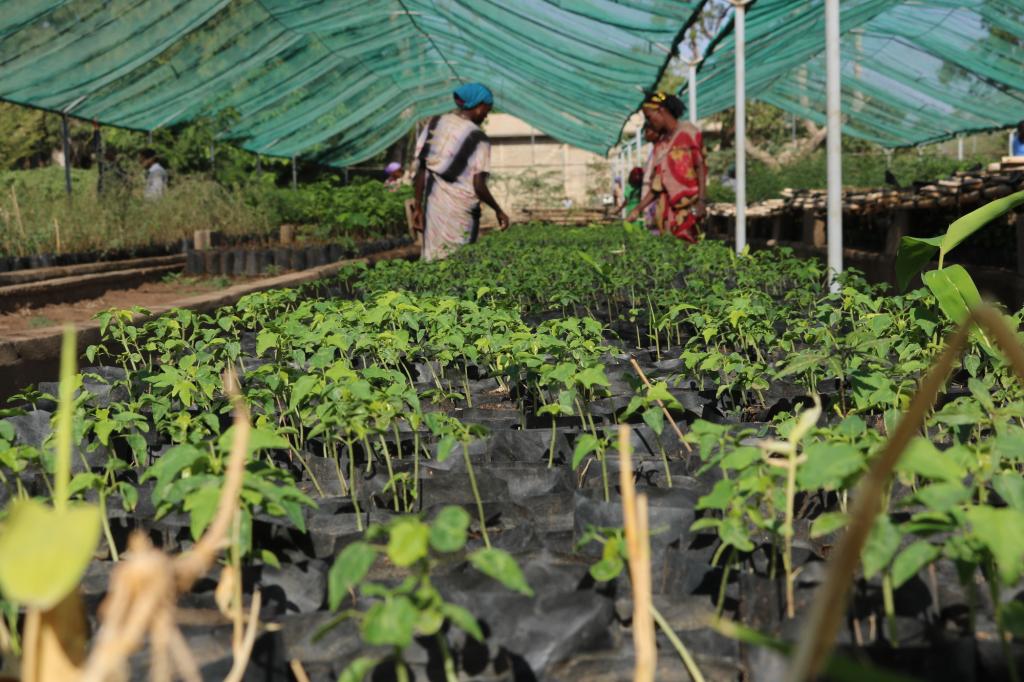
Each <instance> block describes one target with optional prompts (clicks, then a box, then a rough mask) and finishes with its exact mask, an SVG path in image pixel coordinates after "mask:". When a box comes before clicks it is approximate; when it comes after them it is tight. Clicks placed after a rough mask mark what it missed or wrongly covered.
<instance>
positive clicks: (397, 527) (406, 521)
mask: <svg viewBox="0 0 1024 682" xmlns="http://www.w3.org/2000/svg"><path fill="white" fill-rule="evenodd" d="M429 541H430V528H429V527H428V526H427V524H425V523H423V522H422V521H420V520H419V519H413V518H403V519H399V520H398V521H395V522H394V524H393V525H392V526H391V529H390V531H389V533H388V550H387V551H388V558H389V559H391V563H393V564H394V565H395V566H402V567H405V566H411V565H413V564H414V563H416V562H417V561H419V560H420V559H422V558H423V557H425V556H427V544H428V543H429Z"/></svg>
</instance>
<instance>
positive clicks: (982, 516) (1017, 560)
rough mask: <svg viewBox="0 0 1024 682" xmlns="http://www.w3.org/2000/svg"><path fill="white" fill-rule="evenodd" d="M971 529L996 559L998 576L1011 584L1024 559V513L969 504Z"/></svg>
mask: <svg viewBox="0 0 1024 682" xmlns="http://www.w3.org/2000/svg"><path fill="white" fill-rule="evenodd" d="M967 521H968V522H969V523H970V524H971V531H972V533H973V534H974V536H975V537H977V538H978V540H979V541H980V542H981V543H982V544H983V545H985V547H986V548H987V549H988V551H989V552H991V553H992V556H993V557H994V558H995V560H996V569H997V570H998V572H999V577H1000V578H1001V579H1002V581H1003V582H1004V583H1005V584H1007V585H1012V584H1013V583H1015V582H1016V581H1017V579H1018V578H1019V577H1020V575H1021V569H1022V562H1021V559H1022V558H1024V512H1021V511H1018V510H1017V509H1011V508H1009V507H1004V508H1000V509H995V508H992V507H971V508H969V509H968V510H967Z"/></svg>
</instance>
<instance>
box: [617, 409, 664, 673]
mask: <svg viewBox="0 0 1024 682" xmlns="http://www.w3.org/2000/svg"><path fill="white" fill-rule="evenodd" d="M629 436H630V428H629V426H628V425H626V424H623V425H621V426H619V488H620V490H619V492H620V493H621V496H622V527H623V530H624V531H625V535H626V551H627V552H628V553H629V578H630V584H631V585H632V586H633V647H634V649H635V650H636V665H635V666H634V669H633V682H654V674H655V671H656V670H657V666H658V649H657V645H656V644H655V639H654V617H653V616H652V615H651V556H650V553H651V549H650V543H649V542H648V541H647V540H646V538H647V532H648V528H647V497H646V496H644V495H641V497H642V498H643V513H642V514H641V513H639V510H638V508H637V506H638V505H637V499H636V498H637V495H636V488H635V487H634V485H633V457H632V454H631V452H630V445H629ZM645 546H646V551H645V549H644V548H645Z"/></svg>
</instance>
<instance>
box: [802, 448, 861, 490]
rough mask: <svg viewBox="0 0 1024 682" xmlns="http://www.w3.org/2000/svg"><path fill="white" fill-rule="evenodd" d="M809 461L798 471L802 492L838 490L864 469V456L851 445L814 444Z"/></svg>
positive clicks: (807, 451)
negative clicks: (821, 489)
mask: <svg viewBox="0 0 1024 682" xmlns="http://www.w3.org/2000/svg"><path fill="white" fill-rule="evenodd" d="M805 452H806V455H807V461H806V462H804V463H803V465H801V466H800V467H799V468H798V469H797V482H798V483H799V485H800V488H801V489H802V490H817V489H819V488H825V489H827V490H836V489H838V488H840V487H842V486H843V484H844V482H845V481H846V480H847V479H848V478H849V477H850V476H853V475H854V474H856V473H858V472H860V471H861V470H862V469H863V468H864V454H863V453H862V452H861V451H860V450H858V449H857V448H856V447H854V446H853V445H850V444H849V443H813V444H811V445H809V446H808V447H807V449H806V451H805Z"/></svg>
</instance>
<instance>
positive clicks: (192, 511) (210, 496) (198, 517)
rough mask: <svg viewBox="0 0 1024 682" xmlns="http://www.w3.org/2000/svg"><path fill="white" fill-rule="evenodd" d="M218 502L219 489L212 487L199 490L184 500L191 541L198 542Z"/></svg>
mask: <svg viewBox="0 0 1024 682" xmlns="http://www.w3.org/2000/svg"><path fill="white" fill-rule="evenodd" d="M219 502H220V488H219V487H214V486H210V487H207V488H200V489H199V490H196V491H195V492H193V493H192V494H190V495H189V496H188V497H186V498H185V511H186V512H188V513H189V530H190V531H191V532H192V539H193V540H198V539H199V537H200V536H201V535H202V534H203V531H204V530H206V527H207V526H208V525H210V521H212V520H213V516H214V514H216V513H217V504H218V503H219Z"/></svg>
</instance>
